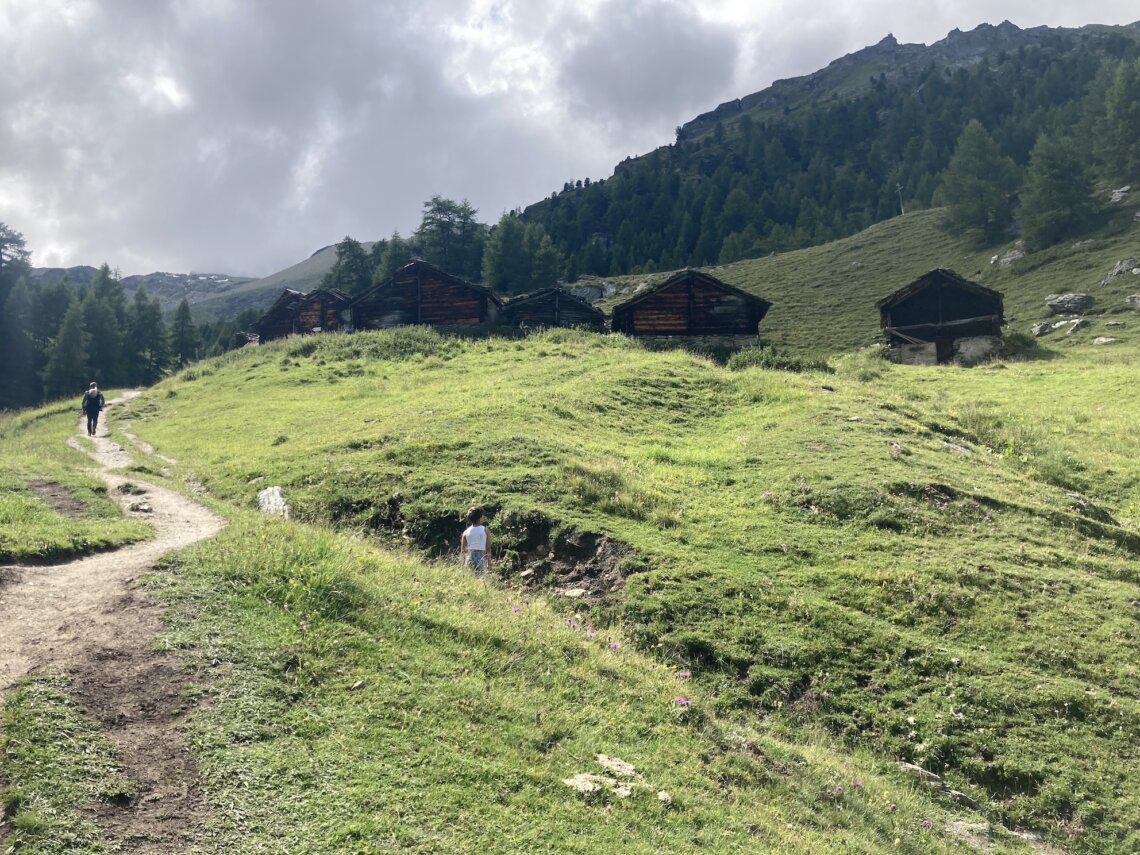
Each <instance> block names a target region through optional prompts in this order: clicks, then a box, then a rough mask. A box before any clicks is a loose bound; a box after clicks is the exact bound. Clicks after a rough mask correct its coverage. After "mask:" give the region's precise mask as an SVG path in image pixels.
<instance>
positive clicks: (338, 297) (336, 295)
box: [305, 288, 352, 304]
mask: <svg viewBox="0 0 1140 855" xmlns="http://www.w3.org/2000/svg"><path fill="white" fill-rule="evenodd" d="M323 296H328V297H331V298H332V299H333V300H334V301H335V302H337V303H341V304H344V303H351V302H352V297H350V296H348V294H346V293H344V292H343V291H338V290H337V289H336V288H314V289H313V290H312V291H310V292H309V293H308V294H305V299H306V300H311V299H313V298H314V297H323Z"/></svg>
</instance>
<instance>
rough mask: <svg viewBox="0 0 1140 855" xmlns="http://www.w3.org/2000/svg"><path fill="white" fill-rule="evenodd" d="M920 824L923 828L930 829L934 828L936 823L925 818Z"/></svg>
mask: <svg viewBox="0 0 1140 855" xmlns="http://www.w3.org/2000/svg"><path fill="white" fill-rule="evenodd" d="M920 824H921V825H922V827H923V828H925V829H928V830H929V829H931V828H934V823H933V822H931V821H930V820H929V819H924V820H923V821H922V822H921V823H920Z"/></svg>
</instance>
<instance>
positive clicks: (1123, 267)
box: [1100, 258, 1140, 285]
mask: <svg viewBox="0 0 1140 855" xmlns="http://www.w3.org/2000/svg"><path fill="white" fill-rule="evenodd" d="M1138 270H1140V258H1125V259H1124V260H1122V261H1118V262H1116V264H1115V265H1113V267H1112V270H1111V271H1110V272H1109V274H1108V275H1107V276H1105V277H1104V279H1102V280H1100V284H1101V285H1107V284H1109V283H1110V282H1111V281H1112V280H1113V279H1116V278H1118V277H1120V276H1123V275H1124V274H1125V273H1136V271H1138Z"/></svg>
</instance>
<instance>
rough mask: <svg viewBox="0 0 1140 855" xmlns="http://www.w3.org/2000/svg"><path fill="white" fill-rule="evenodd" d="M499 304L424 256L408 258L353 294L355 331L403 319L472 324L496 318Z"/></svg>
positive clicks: (403, 321) (485, 290)
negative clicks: (385, 278)
mask: <svg viewBox="0 0 1140 855" xmlns="http://www.w3.org/2000/svg"><path fill="white" fill-rule="evenodd" d="M501 306H502V303H501V302H500V301H499V299H498V297H496V296H495V295H494V294H493V293H492V292H491V291H490V289H488V288H483V287H482V286H479V285H474V284H472V283H471V282H467V281H465V280H463V279H460V278H459V277H458V276H452V275H451V274H450V273H447V272H445V271H443V270H440V269H439V268H438V267H435V266H433V265H431V264H428V263H427V262H425V261H413V262H411V263H410V264H407V265H405V266H404V267H402V268H400V269H399V270H398V271H396V273H395V275H393V276H392V278H391V279H389V280H388V281H386V282H383V283H381V284H379V285H376V286H375V287H373V288H371V289H369V290H368V291H365V292H364V293H363V294H361V295H360V296H359V297H357V298H356V299H355V300H354V301H353V303H352V318H353V324H354V326H355V328H356V329H358V330H368V329H385V328H387V327H398V326H404V325H408V324H427V325H430V326H441V327H450V326H476V325H478V324H488V323H495V322H496V321H497V320H498V318H499V309H500V308H501Z"/></svg>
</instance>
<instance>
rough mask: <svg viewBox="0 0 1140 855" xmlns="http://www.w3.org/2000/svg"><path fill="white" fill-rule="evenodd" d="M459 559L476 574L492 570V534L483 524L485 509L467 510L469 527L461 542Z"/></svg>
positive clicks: (482, 574) (484, 573)
mask: <svg viewBox="0 0 1140 855" xmlns="http://www.w3.org/2000/svg"><path fill="white" fill-rule="evenodd" d="M459 544H460V545H459V561H460V563H461V564H463V566H465V567H470V568H471V569H472V571H473V572H474V573H475V575H476V576H480V577H482V576H484V575H486V574H487V573H489V572H491V535H490V534H488V533H487V526H485V525H483V509H482V508H472V509H471V510H469V511H468V512H467V528H466V530H465V531H464V532H463V537H462V538H461V539H460V542H459Z"/></svg>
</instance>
